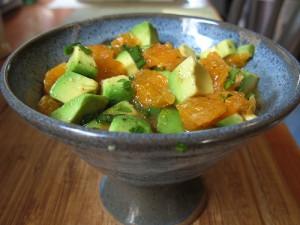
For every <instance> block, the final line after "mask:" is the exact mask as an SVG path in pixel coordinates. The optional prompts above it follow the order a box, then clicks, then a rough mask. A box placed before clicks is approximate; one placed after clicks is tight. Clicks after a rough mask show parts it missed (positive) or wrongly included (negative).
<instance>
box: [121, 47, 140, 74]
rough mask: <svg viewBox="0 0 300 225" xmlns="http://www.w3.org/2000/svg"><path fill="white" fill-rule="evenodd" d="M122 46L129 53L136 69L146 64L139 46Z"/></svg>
mask: <svg viewBox="0 0 300 225" xmlns="http://www.w3.org/2000/svg"><path fill="white" fill-rule="evenodd" d="M123 48H124V49H125V50H126V51H127V52H128V53H129V54H130V55H131V57H132V59H133V61H134V62H135V65H136V66H137V68H138V69H140V68H142V67H143V66H144V65H145V64H146V61H145V59H144V57H143V53H142V50H141V48H140V47H139V46H135V47H127V46H123Z"/></svg>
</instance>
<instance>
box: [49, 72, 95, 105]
mask: <svg viewBox="0 0 300 225" xmlns="http://www.w3.org/2000/svg"><path fill="white" fill-rule="evenodd" d="M97 90H98V83H97V82H96V81H94V80H92V79H90V78H87V77H85V76H82V75H80V74H77V73H74V72H66V73H65V74H64V75H63V76H61V77H60V78H59V79H58V80H57V81H56V82H55V83H54V85H53V86H52V88H51V89H50V96H51V97H52V98H54V99H56V100H58V101H61V102H63V103H66V102H68V101H70V100H71V99H73V98H75V97H77V96H79V95H81V94H83V93H96V92H97Z"/></svg>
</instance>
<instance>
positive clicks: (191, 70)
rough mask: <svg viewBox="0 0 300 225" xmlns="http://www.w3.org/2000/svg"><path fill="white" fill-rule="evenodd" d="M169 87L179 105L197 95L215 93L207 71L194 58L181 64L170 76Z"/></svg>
mask: <svg viewBox="0 0 300 225" xmlns="http://www.w3.org/2000/svg"><path fill="white" fill-rule="evenodd" d="M169 87H170V90H171V92H172V93H173V94H174V95H175V96H176V100H177V102H178V103H180V102H183V101H184V100H186V99H187V98H189V97H192V96H194V95H196V94H200V95H206V94H210V93H213V83H212V79H211V77H210V75H209V74H208V73H207V71H206V70H205V69H204V68H203V67H202V66H201V65H200V64H199V63H197V62H196V61H195V59H194V58H193V57H192V56H189V57H188V58H186V59H185V60H184V61H183V62H182V63H180V64H179V65H178V66H177V67H176V68H175V69H174V70H173V72H172V74H171V75H170V76H169Z"/></svg>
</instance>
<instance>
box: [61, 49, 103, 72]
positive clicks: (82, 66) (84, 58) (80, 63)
mask: <svg viewBox="0 0 300 225" xmlns="http://www.w3.org/2000/svg"><path fill="white" fill-rule="evenodd" d="M67 71H72V72H75V73H79V74H81V75H83V76H87V77H90V78H96V76H97V73H98V69H97V65H96V62H95V60H94V58H93V57H92V55H91V54H87V53H86V52H85V51H84V50H83V49H82V48H81V47H80V46H74V49H73V53H72V55H71V57H70V59H69V61H68V63H67Z"/></svg>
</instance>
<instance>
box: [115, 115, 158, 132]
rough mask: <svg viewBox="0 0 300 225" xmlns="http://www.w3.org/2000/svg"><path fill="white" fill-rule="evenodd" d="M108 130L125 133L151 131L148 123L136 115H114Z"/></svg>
mask: <svg viewBox="0 0 300 225" xmlns="http://www.w3.org/2000/svg"><path fill="white" fill-rule="evenodd" d="M109 131H113V132H127V133H151V132H152V131H151V127H150V124H149V123H148V122H147V121H145V120H143V119H141V118H138V117H135V116H131V115H121V116H116V117H114V119H113V121H112V122H111V124H110V127H109Z"/></svg>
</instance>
